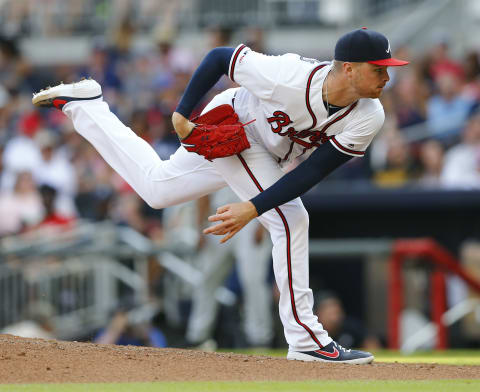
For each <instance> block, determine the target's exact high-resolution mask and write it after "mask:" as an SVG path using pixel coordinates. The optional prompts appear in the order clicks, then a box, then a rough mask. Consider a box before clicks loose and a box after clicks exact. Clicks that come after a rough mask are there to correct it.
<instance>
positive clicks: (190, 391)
mask: <svg viewBox="0 0 480 392" xmlns="http://www.w3.org/2000/svg"><path fill="white" fill-rule="evenodd" d="M235 352H237V353H242V354H253V355H269V356H276V357H284V356H285V354H286V352H285V350H274V351H273V350H268V351H251V350H250V351H247V350H237V351H235ZM374 354H375V357H376V361H377V362H395V361H397V362H400V363H412V362H423V363H442V364H454V365H477V366H480V351H479V350H449V351H445V352H442V351H430V352H417V353H414V354H411V355H402V354H400V353H398V352H397V351H388V350H383V351H378V352H375V353H374ZM479 372H480V368H479ZM132 391H133V392H155V391H162V392H253V391H255V392H257V391H258V392H269V391H275V392H277V391H278V392H310V391H311V392H313V391H315V392H386V391H388V392H407V391H408V392H411V391H421V392H464V391H465V392H467V391H468V392H474V391H480V379H479V380H435V381H411V380H410V381H309V382H177V383H175V382H157V383H117V384H115V383H110V384H15V385H13V384H10V385H5V384H3V385H0V392H132Z"/></svg>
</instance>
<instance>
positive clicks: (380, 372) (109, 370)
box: [0, 335, 480, 384]
mask: <svg viewBox="0 0 480 392" xmlns="http://www.w3.org/2000/svg"><path fill="white" fill-rule="evenodd" d="M454 378H463V379H473V378H480V369H479V367H478V366H452V365H437V364H399V363H374V364H371V365H342V364H336V365H335V364H321V363H318V362H317V363H305V362H297V361H287V360H286V359H282V358H272V357H264V356H252V355H241V354H233V353H230V354H229V353H206V352H202V351H190V350H178V349H155V348H145V347H132V346H127V347H124V346H112V345H101V344H90V343H77V342H63V341H55V340H43V339H24V338H19V337H15V336H11V335H0V384H4V383H44V382H141V381H305V380H433V379H454Z"/></svg>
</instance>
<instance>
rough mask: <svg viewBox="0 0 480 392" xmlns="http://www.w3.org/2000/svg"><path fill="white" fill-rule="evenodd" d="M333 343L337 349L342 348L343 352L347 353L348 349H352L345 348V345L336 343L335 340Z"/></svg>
mask: <svg viewBox="0 0 480 392" xmlns="http://www.w3.org/2000/svg"><path fill="white" fill-rule="evenodd" d="M333 344H334V345H335V346H336V347H337V348H338V349H339V350H342V351H343V352H346V353H349V352H350V351H352V350H350V349H346V348H345V347H343V346H341V345H340V344H338V343H337V342H335V341H334V342H333Z"/></svg>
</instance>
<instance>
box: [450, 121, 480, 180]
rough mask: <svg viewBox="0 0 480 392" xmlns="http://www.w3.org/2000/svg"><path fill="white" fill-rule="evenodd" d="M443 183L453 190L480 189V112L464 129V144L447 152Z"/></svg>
mask: <svg viewBox="0 0 480 392" xmlns="http://www.w3.org/2000/svg"><path fill="white" fill-rule="evenodd" d="M441 182H442V184H443V185H445V186H447V187H453V188H464V189H478V188H480V112H477V113H476V114H474V115H473V116H472V117H471V118H470V120H469V121H468V123H467V125H466V126H465V128H464V129H463V132H462V142H461V143H459V144H457V145H456V146H453V147H452V148H450V149H449V150H448V151H447V153H446V156H445V166H444V168H443V170H442V174H441Z"/></svg>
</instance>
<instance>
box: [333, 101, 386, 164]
mask: <svg viewBox="0 0 480 392" xmlns="http://www.w3.org/2000/svg"><path fill="white" fill-rule="evenodd" d="M384 120H385V114H384V112H383V108H380V109H377V110H376V111H374V112H373V113H372V114H371V115H369V116H366V117H364V118H363V119H362V120H360V121H357V122H352V123H350V124H349V125H348V127H347V128H346V129H345V130H344V131H343V132H342V133H340V134H338V135H335V136H333V137H332V138H331V139H330V143H332V144H333V146H334V147H335V148H336V149H337V150H339V151H341V152H343V153H345V154H347V155H351V156H354V157H362V156H364V155H365V151H366V149H367V147H368V146H369V145H370V143H371V142H372V140H373V138H374V137H375V135H376V134H377V133H378V131H380V129H381V127H382V125H383V121H384Z"/></svg>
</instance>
